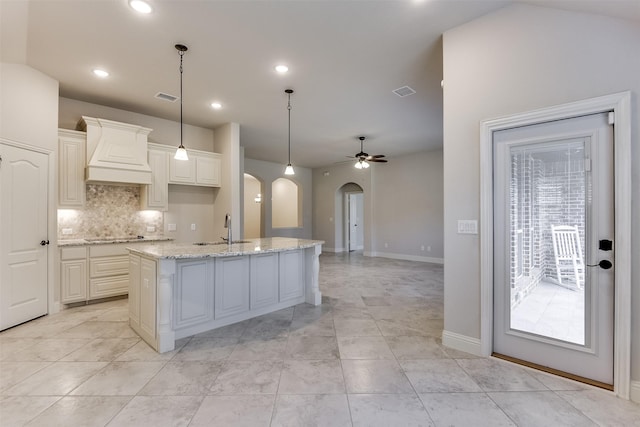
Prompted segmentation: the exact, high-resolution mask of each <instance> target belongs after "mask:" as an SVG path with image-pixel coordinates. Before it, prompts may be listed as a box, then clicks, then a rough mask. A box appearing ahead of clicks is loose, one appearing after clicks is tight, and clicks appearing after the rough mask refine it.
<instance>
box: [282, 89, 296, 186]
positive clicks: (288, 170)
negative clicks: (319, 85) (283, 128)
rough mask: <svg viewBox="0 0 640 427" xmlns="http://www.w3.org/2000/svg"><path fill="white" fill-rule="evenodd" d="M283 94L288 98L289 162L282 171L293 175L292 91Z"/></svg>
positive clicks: (287, 90)
mask: <svg viewBox="0 0 640 427" xmlns="http://www.w3.org/2000/svg"><path fill="white" fill-rule="evenodd" d="M284 93H286V94H287V96H288V97H289V100H288V102H287V111H288V113H289V162H288V163H287V167H286V168H285V169H284V174H285V175H295V174H296V173H295V171H294V170H293V166H291V94H292V93H293V89H285V91H284Z"/></svg>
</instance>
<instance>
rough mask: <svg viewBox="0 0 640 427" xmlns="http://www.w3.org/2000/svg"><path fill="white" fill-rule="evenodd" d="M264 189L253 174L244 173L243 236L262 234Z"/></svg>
mask: <svg viewBox="0 0 640 427" xmlns="http://www.w3.org/2000/svg"><path fill="white" fill-rule="evenodd" d="M263 198H264V191H263V188H262V182H261V181H260V180H259V179H258V178H256V177H255V176H253V175H250V174H248V173H245V174H244V224H243V225H244V236H243V238H245V239H257V238H260V237H264V236H263V230H264V227H263V219H262V218H263V208H262V206H263V205H264V203H263V201H264V199H263Z"/></svg>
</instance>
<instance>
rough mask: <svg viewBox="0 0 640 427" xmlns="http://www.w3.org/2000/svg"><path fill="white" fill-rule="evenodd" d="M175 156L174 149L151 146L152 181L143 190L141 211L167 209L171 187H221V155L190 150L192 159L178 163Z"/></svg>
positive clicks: (152, 144) (159, 145)
mask: <svg viewBox="0 0 640 427" xmlns="http://www.w3.org/2000/svg"><path fill="white" fill-rule="evenodd" d="M174 153H175V148H174V147H170V146H167V145H162V144H154V143H149V152H148V160H149V166H151V181H152V182H151V184H149V185H145V186H143V188H142V191H141V198H140V199H141V208H142V209H155V210H161V211H166V210H168V209H169V186H168V184H181V185H197V186H202V187H220V154H217V153H210V152H207V151H197V150H189V151H188V153H189V160H176V159H174V158H173V155H174Z"/></svg>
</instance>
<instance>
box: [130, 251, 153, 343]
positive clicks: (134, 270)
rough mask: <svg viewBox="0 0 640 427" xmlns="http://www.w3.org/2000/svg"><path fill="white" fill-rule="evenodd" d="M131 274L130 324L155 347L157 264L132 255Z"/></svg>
mask: <svg viewBox="0 0 640 427" xmlns="http://www.w3.org/2000/svg"><path fill="white" fill-rule="evenodd" d="M129 273H130V274H129V277H130V280H129V324H130V325H131V327H132V328H133V329H134V330H135V331H136V332H137V333H138V334H139V335H140V336H141V337H142V338H143V339H144V340H145V341H147V342H148V343H150V344H152V345H153V346H154V347H155V346H156V342H157V340H156V285H157V263H156V262H155V261H153V260H150V259H147V258H143V257H141V256H139V255H133V254H131V255H129Z"/></svg>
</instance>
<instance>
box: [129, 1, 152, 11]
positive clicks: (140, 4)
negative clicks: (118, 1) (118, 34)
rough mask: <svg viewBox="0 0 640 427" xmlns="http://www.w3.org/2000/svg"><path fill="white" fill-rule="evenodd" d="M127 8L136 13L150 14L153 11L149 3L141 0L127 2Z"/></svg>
mask: <svg viewBox="0 0 640 427" xmlns="http://www.w3.org/2000/svg"><path fill="white" fill-rule="evenodd" d="M129 6H131V8H132V9H133V10H135V11H136V12H140V13H151V11H152V10H153V9H152V8H151V5H149V3H147V2H146V1H142V0H129Z"/></svg>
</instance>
